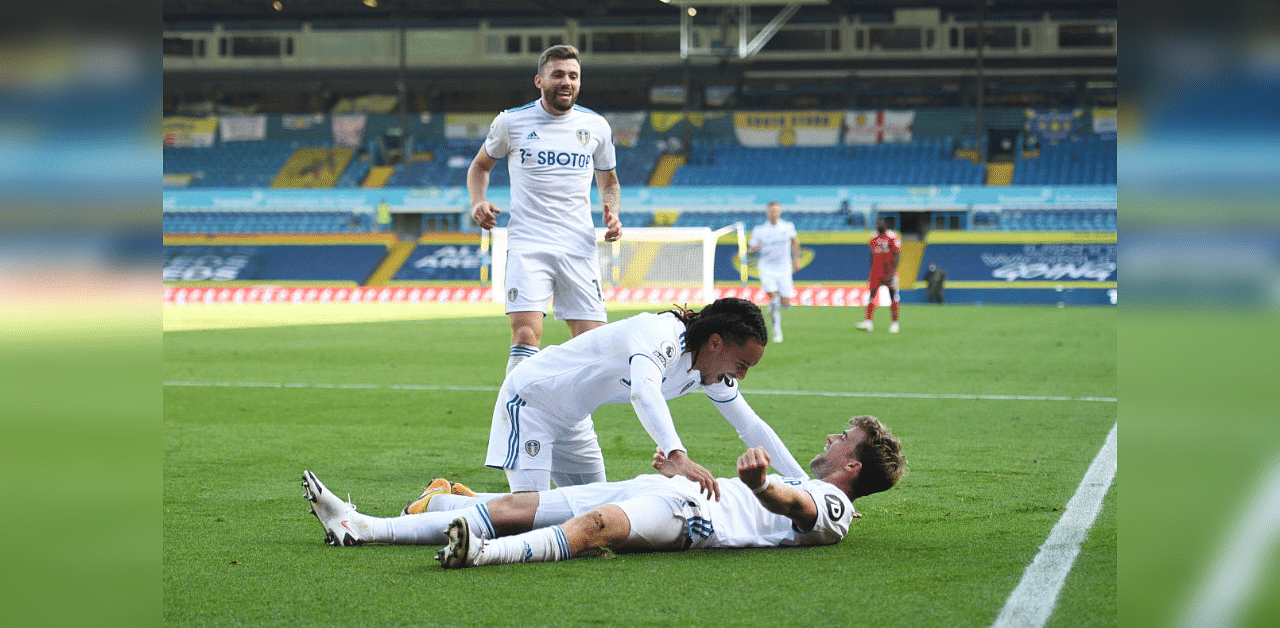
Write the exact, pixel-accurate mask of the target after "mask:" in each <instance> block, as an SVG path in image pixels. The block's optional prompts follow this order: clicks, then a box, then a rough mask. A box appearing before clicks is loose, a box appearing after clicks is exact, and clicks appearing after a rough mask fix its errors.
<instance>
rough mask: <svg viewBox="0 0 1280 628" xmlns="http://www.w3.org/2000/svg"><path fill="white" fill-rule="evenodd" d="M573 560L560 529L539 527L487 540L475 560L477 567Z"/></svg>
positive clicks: (562, 530) (562, 531)
mask: <svg viewBox="0 0 1280 628" xmlns="http://www.w3.org/2000/svg"><path fill="white" fill-rule="evenodd" d="M570 558H573V552H570V551H569V539H568V538H567V537H566V536H565V535H564V529H563V528H561V527H560V526H552V527H550V528H542V529H540V530H533V531H531V532H525V533H524V534H517V535H514V536H504V537H501V538H497V539H489V540H487V541H485V542H484V547H482V548H481V549H480V555H479V556H477V557H476V564H477V565H509V564H511V563H547V562H552V561H557V560H568V559H570Z"/></svg>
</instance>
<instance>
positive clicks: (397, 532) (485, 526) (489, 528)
mask: <svg viewBox="0 0 1280 628" xmlns="http://www.w3.org/2000/svg"><path fill="white" fill-rule="evenodd" d="M436 499H439V498H438V497H436V498H432V499H431V501H433V502H434V501H435V500H436ZM458 517H464V518H465V519H466V520H467V523H469V524H470V525H471V531H472V532H474V533H476V534H478V535H480V536H481V537H483V538H492V537H493V521H492V520H491V519H490V518H489V509H488V508H486V507H485V506H484V504H479V505H477V506H475V507H474V508H467V509H465V510H454V511H448V512H424V513H421V514H417V515H401V516H399V517H388V518H385V519H383V518H378V517H370V516H368V515H363V514H359V513H357V514H356V516H354V517H353V518H352V519H351V520H350V522H351V525H352V527H353V528H354V529H355V531H356V532H357V535H358V536H359V537H360V539H361V540H363V541H365V542H366V543H391V544H394V545H446V544H448V543H449V535H448V531H449V522H451V521H453V520H454V519H457V518H458Z"/></svg>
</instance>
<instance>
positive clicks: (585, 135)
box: [578, 129, 591, 146]
mask: <svg viewBox="0 0 1280 628" xmlns="http://www.w3.org/2000/svg"><path fill="white" fill-rule="evenodd" d="M578 141H579V142H582V145H583V146H586V145H587V142H590V141H591V131H588V130H586V129H578Z"/></svg>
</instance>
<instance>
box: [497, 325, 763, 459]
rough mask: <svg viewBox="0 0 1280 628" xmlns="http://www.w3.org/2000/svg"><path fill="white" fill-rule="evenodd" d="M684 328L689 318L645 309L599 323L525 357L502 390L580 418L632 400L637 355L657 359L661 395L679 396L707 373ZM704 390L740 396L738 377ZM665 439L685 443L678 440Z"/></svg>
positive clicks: (715, 395)
mask: <svg viewBox="0 0 1280 628" xmlns="http://www.w3.org/2000/svg"><path fill="white" fill-rule="evenodd" d="M684 334H685V328H684V323H683V322H681V321H680V319H678V318H676V317H675V315H674V314H651V313H648V312H646V313H643V314H638V315H636V316H632V317H630V318H626V319H623V320H620V321H617V322H614V323H610V324H608V325H605V326H603V327H597V328H595V329H592V330H591V331H588V332H586V333H584V334H581V335H579V336H577V337H575V338H571V339H570V340H568V341H567V342H565V343H564V344H562V345H551V346H549V347H546V348H545V349H543V350H542V351H539V352H538V353H537V354H535V355H533V357H530V358H528V359H526V360H525V361H523V362H521V363H520V366H519V367H518V368H516V369H514V370H512V371H511V373H510V374H509V375H508V376H507V381H506V382H504V383H503V386H502V388H503V391H504V392H503V393H502V394H503V395H507V394H517V395H519V396H520V398H521V399H522V400H524V402H525V403H526V404H527V405H531V406H534V407H536V408H539V409H541V410H545V411H546V412H547V413H548V414H549V415H552V416H558V417H564V418H566V419H574V420H576V419H579V418H581V417H584V416H587V415H588V414H591V413H592V412H595V410H596V408H599V407H600V406H602V405H604V404H606V403H630V402H631V360H632V359H633V358H635V359H650V360H653V361H654V363H656V364H657V365H658V367H659V368H660V369H661V370H662V396H663V398H665V399H675V398H676V397H679V396H681V395H683V394H685V393H688V392H691V391H694V390H698V389H699V388H702V374H701V373H700V372H699V371H697V370H694V369H693V368H692V367H693V355H692V354H691V353H685V344H684ZM641 356H644V357H641ZM705 392H706V394H707V396H708V397H710V398H711V399H712V400H713V401H722V402H727V401H730V400H733V399H734V398H735V397H737V396H738V389H737V385H736V383H735V384H733V385H729V384H725V383H724V382H716V383H714V384H711V385H710V386H707V387H706V389H705ZM668 420H669V419H668ZM672 431H673V430H672ZM664 445H665V446H666V447H665V448H666V449H683V446H682V445H681V444H680V443H679V442H678V441H677V442H674V443H664Z"/></svg>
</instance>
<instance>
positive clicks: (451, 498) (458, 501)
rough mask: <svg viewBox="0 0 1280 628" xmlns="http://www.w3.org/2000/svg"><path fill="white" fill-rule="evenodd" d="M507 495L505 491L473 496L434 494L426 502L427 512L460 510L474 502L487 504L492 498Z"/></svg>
mask: <svg viewBox="0 0 1280 628" xmlns="http://www.w3.org/2000/svg"><path fill="white" fill-rule="evenodd" d="M503 495H507V493H476V496H475V497H467V496H466V495H436V496H435V497H432V498H431V501H429V502H427V512H441V511H444V510H462V509H463V508H470V507H472V506H475V505H476V504H487V503H489V502H490V501H493V500H494V499H497V498H499V497H502V496H503Z"/></svg>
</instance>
